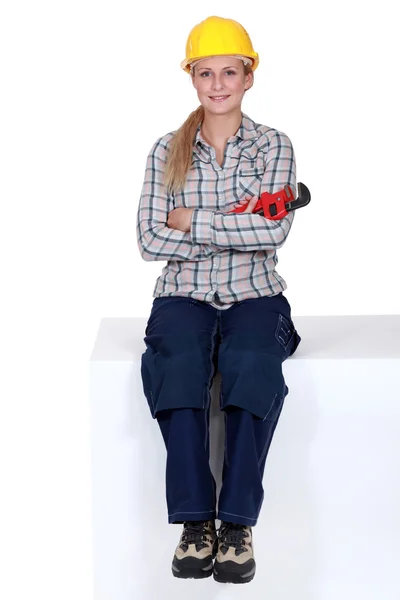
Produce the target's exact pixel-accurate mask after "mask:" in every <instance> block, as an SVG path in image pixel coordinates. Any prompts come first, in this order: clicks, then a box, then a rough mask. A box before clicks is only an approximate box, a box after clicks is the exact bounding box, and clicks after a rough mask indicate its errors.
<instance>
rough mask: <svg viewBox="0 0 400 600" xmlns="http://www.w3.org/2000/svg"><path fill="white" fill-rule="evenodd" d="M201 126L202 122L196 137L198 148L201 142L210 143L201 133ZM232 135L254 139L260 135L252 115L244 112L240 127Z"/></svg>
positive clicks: (195, 141) (243, 138)
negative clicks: (251, 117)
mask: <svg viewBox="0 0 400 600" xmlns="http://www.w3.org/2000/svg"><path fill="white" fill-rule="evenodd" d="M200 128H201V123H200V125H199V126H198V128H197V131H196V136H195V139H194V146H195V147H196V148H197V147H199V146H200V145H201V144H205V145H208V144H207V142H206V141H205V140H204V139H203V137H202V135H201V133H200ZM232 137H237V138H240V139H242V140H252V139H254V138H256V137H258V133H257V130H256V124H255V122H254V121H253V120H252V119H250V117H248V116H247V115H246V114H245V113H243V112H242V121H241V123H240V126H239V129H238V130H237V132H236V133H235V135H234V136H232Z"/></svg>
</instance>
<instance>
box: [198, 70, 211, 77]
mask: <svg viewBox="0 0 400 600" xmlns="http://www.w3.org/2000/svg"><path fill="white" fill-rule="evenodd" d="M209 74H210V72H209V71H203V72H202V73H200V77H203V76H204V75H209Z"/></svg>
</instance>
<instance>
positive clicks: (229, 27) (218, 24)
mask: <svg viewBox="0 0 400 600" xmlns="http://www.w3.org/2000/svg"><path fill="white" fill-rule="evenodd" d="M226 55H229V56H240V57H248V58H251V62H252V67H251V68H252V69H253V71H255V70H256V68H257V67H258V63H259V58H258V54H257V52H254V49H253V45H252V43H251V39H250V37H249V34H248V33H247V31H246V30H245V28H244V27H243V26H242V25H241V24H240V23H238V22H237V21H233V19H224V18H223V17H208V18H207V19H205V20H204V21H202V22H201V23H199V24H198V25H195V26H194V27H193V29H192V31H191V32H190V33H189V37H188V40H187V42H186V58H185V60H183V61H182V62H181V67H182V69H183V70H184V71H186V72H187V73H190V63H192V62H193V61H196V60H199V59H201V58H208V57H209V56H226Z"/></svg>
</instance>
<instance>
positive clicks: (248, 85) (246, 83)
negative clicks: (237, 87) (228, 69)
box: [244, 71, 254, 90]
mask: <svg viewBox="0 0 400 600" xmlns="http://www.w3.org/2000/svg"><path fill="white" fill-rule="evenodd" d="M253 83H254V75H253V71H251V72H250V73H248V74H247V75H246V76H245V79H244V89H245V90H249V89H250V88H251V87H252V86H253Z"/></svg>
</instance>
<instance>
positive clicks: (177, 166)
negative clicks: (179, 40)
mask: <svg viewBox="0 0 400 600" xmlns="http://www.w3.org/2000/svg"><path fill="white" fill-rule="evenodd" d="M243 67H244V74H245V75H248V74H249V73H251V72H252V68H251V66H250V65H248V64H244V63H243ZM193 76H194V75H193ZM250 87H251V86H250ZM203 119H204V107H203V106H202V105H200V106H199V107H198V108H196V110H194V111H193V112H191V113H190V115H189V116H188V118H187V119H186V121H185V122H184V123H183V125H181V126H180V128H179V129H178V130H177V131H176V133H175V135H174V137H173V138H172V140H171V142H170V147H169V153H168V158H167V162H166V165H165V172H164V185H165V187H166V190H167V193H169V194H170V193H174V192H178V191H180V190H182V189H183V188H184V186H185V183H186V177H187V174H188V171H189V169H190V167H191V165H192V153H193V143H194V139H195V136H196V131H197V128H198V127H199V125H200V124H201V123H202V122H203Z"/></svg>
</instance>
